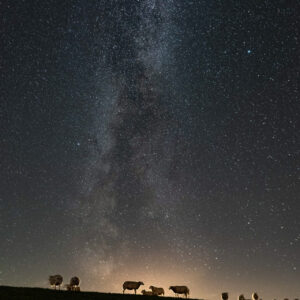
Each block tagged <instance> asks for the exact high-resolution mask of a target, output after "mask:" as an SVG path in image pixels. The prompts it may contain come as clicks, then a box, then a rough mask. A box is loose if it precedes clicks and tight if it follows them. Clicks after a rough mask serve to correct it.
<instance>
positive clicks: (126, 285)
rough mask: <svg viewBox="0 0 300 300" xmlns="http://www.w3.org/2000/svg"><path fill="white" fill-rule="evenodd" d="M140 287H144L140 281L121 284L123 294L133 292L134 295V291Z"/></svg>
mask: <svg viewBox="0 0 300 300" xmlns="http://www.w3.org/2000/svg"><path fill="white" fill-rule="evenodd" d="M141 285H144V283H143V282H142V281H125V282H124V283H123V294H124V292H125V290H134V293H135V294H136V290H137V289H139V287H140V286H141Z"/></svg>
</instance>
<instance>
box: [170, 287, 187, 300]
mask: <svg viewBox="0 0 300 300" xmlns="http://www.w3.org/2000/svg"><path fill="white" fill-rule="evenodd" d="M169 290H172V291H173V292H174V293H175V295H176V296H178V294H184V295H185V298H187V296H188V295H189V294H190V290H189V288H188V287H187V286H185V285H182V286H179V285H175V286H170V287H169Z"/></svg>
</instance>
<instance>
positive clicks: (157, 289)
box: [149, 285, 165, 296]
mask: <svg viewBox="0 0 300 300" xmlns="http://www.w3.org/2000/svg"><path fill="white" fill-rule="evenodd" d="M149 289H150V290H152V293H153V295H157V296H159V295H165V291H164V289H163V288H160V287H155V286H153V285H150V286H149Z"/></svg>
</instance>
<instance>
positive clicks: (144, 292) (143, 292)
mask: <svg viewBox="0 0 300 300" xmlns="http://www.w3.org/2000/svg"><path fill="white" fill-rule="evenodd" d="M142 294H143V295H144V296H153V295H154V293H153V292H151V291H145V290H142Z"/></svg>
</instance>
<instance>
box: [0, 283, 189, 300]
mask: <svg viewBox="0 0 300 300" xmlns="http://www.w3.org/2000/svg"><path fill="white" fill-rule="evenodd" d="M137 297H138V298H137ZM159 298H162V297H159ZM118 299H120V300H134V299H136V300H143V299H147V300H153V299H156V300H157V299H158V297H157V296H143V295H132V294H125V295H123V294H110V293H97V292H69V291H63V290H62V291H58V290H56V291H55V290H50V289H42V288H24V287H11V286H0V300H118ZM163 299H164V300H171V299H172V300H174V298H172V297H163ZM177 299H178V298H177ZM190 300H191V299H190Z"/></svg>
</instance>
